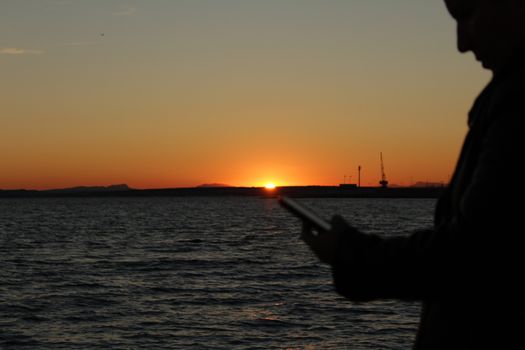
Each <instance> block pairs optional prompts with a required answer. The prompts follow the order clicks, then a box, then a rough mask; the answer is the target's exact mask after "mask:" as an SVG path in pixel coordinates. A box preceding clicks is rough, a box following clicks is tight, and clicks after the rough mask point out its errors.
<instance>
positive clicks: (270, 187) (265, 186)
mask: <svg viewBox="0 0 525 350" xmlns="http://www.w3.org/2000/svg"><path fill="white" fill-rule="evenodd" d="M264 188H266V189H267V190H273V189H275V184H273V183H271V182H269V183H267V184H266V185H264Z"/></svg>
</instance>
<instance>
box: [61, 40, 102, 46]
mask: <svg viewBox="0 0 525 350" xmlns="http://www.w3.org/2000/svg"><path fill="white" fill-rule="evenodd" d="M95 44H96V43H95V42H94V41H73V42H69V43H64V44H62V45H63V46H89V45H95Z"/></svg>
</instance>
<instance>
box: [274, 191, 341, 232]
mask: <svg viewBox="0 0 525 350" xmlns="http://www.w3.org/2000/svg"><path fill="white" fill-rule="evenodd" d="M279 204H281V205H282V206H283V207H285V208H286V209H288V211H290V212H291V213H292V214H294V215H295V216H297V217H298V218H299V219H301V220H303V221H305V222H307V223H308V224H310V225H311V226H312V227H313V228H315V229H316V230H317V231H320V232H323V231H329V230H330V228H331V226H330V224H329V223H328V222H327V221H326V220H324V219H323V218H321V217H320V216H319V215H317V214H316V213H314V212H313V211H312V210H311V209H309V208H307V207H305V206H304V205H302V204H299V203H297V202H296V201H294V200H293V199H291V198H289V197H280V198H279Z"/></svg>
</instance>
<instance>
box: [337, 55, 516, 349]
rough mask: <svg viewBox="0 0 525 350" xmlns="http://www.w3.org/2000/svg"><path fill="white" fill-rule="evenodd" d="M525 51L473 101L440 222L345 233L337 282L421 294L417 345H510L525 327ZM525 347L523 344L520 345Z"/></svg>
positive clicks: (350, 287) (356, 288) (392, 294)
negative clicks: (380, 232) (384, 233)
mask: <svg viewBox="0 0 525 350" xmlns="http://www.w3.org/2000/svg"><path fill="white" fill-rule="evenodd" d="M524 119H525V50H521V51H520V52H519V54H517V55H515V57H514V59H513V60H512V61H511V62H510V63H509V64H508V65H507V66H506V68H505V69H504V70H502V71H501V72H500V73H498V74H495V75H494V78H493V79H492V81H491V82H490V83H489V84H488V86H487V87H486V88H485V89H484V90H483V92H482V93H481V94H480V96H479V97H478V98H477V99H476V101H475V103H474V105H473V107H472V109H471V111H470V113H469V118H468V125H469V131H468V134H467V136H466V138H465V141H464V145H463V148H462V150H461V154H460V157H459V160H458V163H457V165H456V169H455V171H454V175H453V177H452V180H451V182H450V184H449V186H448V187H447V189H446V190H445V191H444V193H443V195H442V196H441V198H440V199H439V200H438V202H437V205H436V210H435V219H434V227H433V228H432V229H429V230H424V231H419V232H415V233H413V234H411V235H410V236H407V237H395V238H384V237H380V236H377V235H368V234H364V233H360V232H357V231H356V230H352V229H349V230H347V231H346V232H344V234H340V235H339V241H338V251H337V257H336V260H335V262H334V263H333V266H332V270H333V276H334V283H335V287H336V290H337V291H338V292H339V293H340V294H342V295H344V296H346V297H347V298H349V299H351V300H354V301H365V300H373V299H379V298H398V299H405V300H420V301H422V302H423V307H422V314H421V321H420V326H419V331H418V335H417V338H416V343H415V345H414V348H415V349H463V350H465V349H483V348H492V349H505V348H507V347H506V346H507V345H508V346H509V348H510V345H511V344H513V348H514V346H516V345H518V344H520V343H524V342H525V341H524V340H522V336H521V332H523V331H525V306H524V305H525V303H524V300H523V298H525V289H524V287H523V286H522V284H523V283H522V282H523V281H522V280H523V279H524V277H525V267H524V266H525V244H524V243H525V230H524V229H523V227H524V224H523V219H524V218H525V210H524V209H525V205H524V204H523V201H524V200H525V197H524V196H523V194H524V191H523V188H524V187H525V178H523V179H522V177H523V173H522V171H521V170H520V169H522V168H523V167H522V162H523V160H525V148H524V144H525V128H524V123H523V121H524ZM521 346H523V345H521Z"/></svg>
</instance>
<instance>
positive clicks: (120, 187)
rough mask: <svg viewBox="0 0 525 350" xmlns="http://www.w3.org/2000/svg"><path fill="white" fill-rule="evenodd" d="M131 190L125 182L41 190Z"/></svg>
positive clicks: (70, 191) (62, 191)
mask: <svg viewBox="0 0 525 350" xmlns="http://www.w3.org/2000/svg"><path fill="white" fill-rule="evenodd" d="M129 190H132V188H131V187H129V186H128V185H126V184H118V185H110V186H77V187H71V188H60V189H55V190H45V191H42V192H51V193H78V192H115V191H129Z"/></svg>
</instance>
